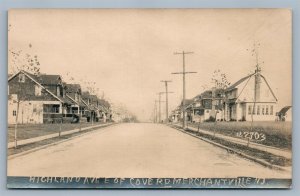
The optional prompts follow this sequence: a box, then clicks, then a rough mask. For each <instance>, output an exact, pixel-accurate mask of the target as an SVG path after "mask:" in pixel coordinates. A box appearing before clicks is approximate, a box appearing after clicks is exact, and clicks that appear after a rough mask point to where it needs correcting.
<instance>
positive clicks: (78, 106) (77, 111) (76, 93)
mask: <svg viewBox="0 0 300 196" xmlns="http://www.w3.org/2000/svg"><path fill="white" fill-rule="evenodd" d="M66 97H67V98H68V99H69V100H70V101H71V102H72V105H71V112H72V115H74V116H76V117H78V119H80V121H86V120H87V117H86V114H85V111H86V109H87V108H88V106H87V105H86V104H85V103H84V102H83V100H82V97H81V86H80V84H66Z"/></svg>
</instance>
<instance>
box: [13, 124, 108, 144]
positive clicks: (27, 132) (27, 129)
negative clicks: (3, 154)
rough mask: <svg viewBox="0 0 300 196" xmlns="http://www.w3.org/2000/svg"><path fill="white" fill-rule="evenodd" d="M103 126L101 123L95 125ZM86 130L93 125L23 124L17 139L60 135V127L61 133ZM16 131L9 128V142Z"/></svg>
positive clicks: (19, 128)
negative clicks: (85, 128)
mask: <svg viewBox="0 0 300 196" xmlns="http://www.w3.org/2000/svg"><path fill="white" fill-rule="evenodd" d="M96 124H103V123H101V122H98V123H94V124H93V125H96ZM80 126H81V128H84V127H88V126H92V123H81V124H78V123H74V124H26V125H25V124H23V125H18V132H17V138H18V140H23V139H29V138H33V137H38V136H43V135H48V134H52V133H59V130H60V127H61V131H62V132H63V131H69V130H73V129H78V128H80ZM14 136H15V130H14V125H9V126H8V142H12V141H14Z"/></svg>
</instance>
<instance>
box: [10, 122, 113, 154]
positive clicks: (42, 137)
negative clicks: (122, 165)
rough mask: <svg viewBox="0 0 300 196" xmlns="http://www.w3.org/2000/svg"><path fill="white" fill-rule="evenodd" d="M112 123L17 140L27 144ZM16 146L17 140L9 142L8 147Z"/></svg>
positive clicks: (20, 143)
mask: <svg viewBox="0 0 300 196" xmlns="http://www.w3.org/2000/svg"><path fill="white" fill-rule="evenodd" d="M111 124H114V123H106V124H100V125H94V126H88V127H83V128H81V129H80V128H77V129H73V130H69V131H61V132H60V133H53V134H48V135H44V136H39V137H33V138H30V139H24V140H19V141H17V144H18V146H20V145H25V144H31V143H34V142H39V141H42V140H46V139H51V138H55V137H59V136H63V135H69V134H72V133H76V132H79V131H84V130H88V129H93V128H98V127H106V126H109V125H111ZM14 146H15V142H9V143H8V145H7V148H8V149H9V148H13V147H14Z"/></svg>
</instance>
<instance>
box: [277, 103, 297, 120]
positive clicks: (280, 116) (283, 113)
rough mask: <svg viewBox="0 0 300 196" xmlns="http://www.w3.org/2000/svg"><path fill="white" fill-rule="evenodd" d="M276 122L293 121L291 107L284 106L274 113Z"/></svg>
mask: <svg viewBox="0 0 300 196" xmlns="http://www.w3.org/2000/svg"><path fill="white" fill-rule="evenodd" d="M276 116H277V119H276V120H278V121H289V122H291V121H292V119H293V112H292V106H285V107H283V108H281V110H280V111H279V112H277V113H276Z"/></svg>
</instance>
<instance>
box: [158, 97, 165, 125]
mask: <svg viewBox="0 0 300 196" xmlns="http://www.w3.org/2000/svg"><path fill="white" fill-rule="evenodd" d="M164 93H165V92H159V93H158V122H159V123H160V122H161V102H163V101H162V100H161V95H162V94H164Z"/></svg>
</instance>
